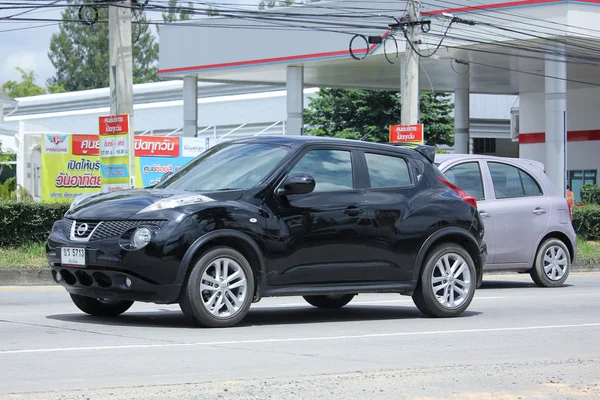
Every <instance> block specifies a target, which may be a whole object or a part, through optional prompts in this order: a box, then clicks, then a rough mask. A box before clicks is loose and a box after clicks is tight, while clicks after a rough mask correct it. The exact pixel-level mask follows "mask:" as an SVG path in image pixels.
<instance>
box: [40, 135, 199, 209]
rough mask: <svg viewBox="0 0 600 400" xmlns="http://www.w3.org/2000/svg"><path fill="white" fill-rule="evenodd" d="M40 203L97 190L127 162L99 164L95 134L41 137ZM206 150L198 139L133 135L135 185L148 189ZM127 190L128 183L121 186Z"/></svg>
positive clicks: (69, 198)
mask: <svg viewBox="0 0 600 400" xmlns="http://www.w3.org/2000/svg"><path fill="white" fill-rule="evenodd" d="M42 136H43V143H44V148H43V152H42V200H43V201H71V200H73V198H75V197H76V196H78V195H80V194H83V193H89V192H100V191H101V184H102V182H101V180H102V176H105V177H107V178H109V179H111V178H112V179H115V178H121V177H122V176H123V175H124V173H125V170H127V169H128V168H127V167H128V163H127V161H125V162H122V163H114V162H113V163H111V164H104V165H103V164H102V163H101V157H100V152H101V148H100V142H101V140H100V137H99V135H71V134H69V135H67V134H65V135H42ZM207 148H208V140H207V139H200V138H181V137H159V136H147V137H146V136H137V137H136V138H135V166H136V168H135V177H136V179H135V182H136V184H137V187H147V186H152V185H154V184H156V183H158V181H159V180H160V178H161V177H162V176H163V175H164V174H165V173H166V172H176V171H178V170H179V169H180V168H181V167H183V166H184V165H185V164H187V163H188V162H189V161H190V160H192V159H193V158H194V157H196V156H197V155H199V154H200V153H202V152H203V151H204V150H206V149H207ZM125 185H126V186H127V187H129V182H128V181H127V182H126V183H125Z"/></svg>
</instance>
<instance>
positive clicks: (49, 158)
mask: <svg viewBox="0 0 600 400" xmlns="http://www.w3.org/2000/svg"><path fill="white" fill-rule="evenodd" d="M97 140H98V136H97V135H42V142H43V143H44V147H43V149H42V201H58V202H61V201H65V202H70V201H71V200H73V199H74V198H75V197H77V196H79V195H80V194H84V193H90V192H92V193H93V192H99V191H100V158H99V157H98V154H97V152H93V151H92V152H90V149H89V147H88V146H90V145H91V144H92V143H93V142H94V141H97Z"/></svg>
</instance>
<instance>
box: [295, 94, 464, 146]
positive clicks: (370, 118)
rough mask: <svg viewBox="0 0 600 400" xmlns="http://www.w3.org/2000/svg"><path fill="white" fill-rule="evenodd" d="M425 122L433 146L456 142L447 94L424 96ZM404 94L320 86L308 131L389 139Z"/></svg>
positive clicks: (307, 112)
mask: <svg viewBox="0 0 600 400" xmlns="http://www.w3.org/2000/svg"><path fill="white" fill-rule="evenodd" d="M420 106H421V122H422V123H423V125H424V128H425V132H424V133H425V141H426V143H427V144H429V145H440V144H447V145H451V144H453V142H454V139H453V130H454V120H453V118H452V116H451V112H452V107H453V106H452V104H451V102H450V99H449V97H448V96H447V95H445V94H437V93H436V94H432V93H424V94H422V95H421V102H420ZM401 111H402V107H401V101H400V94H399V93H397V92H392V91H384V90H359V89H320V90H319V92H318V97H314V98H311V99H310V100H309V106H308V108H307V109H305V110H304V121H305V123H306V124H307V125H308V129H307V134H309V135H315V136H333V137H341V138H346V139H361V138H363V140H368V141H372V142H388V141H389V127H390V125H396V124H399V123H400V115H401Z"/></svg>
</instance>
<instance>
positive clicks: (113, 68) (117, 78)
mask: <svg viewBox="0 0 600 400" xmlns="http://www.w3.org/2000/svg"><path fill="white" fill-rule="evenodd" d="M114 3H116V4H113V3H112V2H111V3H109V5H108V46H109V53H108V60H109V66H110V114H111V115H119V114H128V115H129V131H128V134H129V137H128V139H129V146H128V147H129V176H130V182H131V183H132V186H133V184H134V180H135V154H134V148H135V134H134V132H135V130H134V128H133V47H132V43H131V0H122V1H117V2H114Z"/></svg>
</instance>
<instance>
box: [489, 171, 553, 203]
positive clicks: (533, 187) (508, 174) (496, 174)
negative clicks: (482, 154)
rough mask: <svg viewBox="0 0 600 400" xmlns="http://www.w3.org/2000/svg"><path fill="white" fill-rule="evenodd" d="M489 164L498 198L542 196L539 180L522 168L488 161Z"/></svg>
mask: <svg viewBox="0 0 600 400" xmlns="http://www.w3.org/2000/svg"><path fill="white" fill-rule="evenodd" d="M488 166H489V168H490V174H491V176H492V182H493V184H494V193H495V194H496V198H497V199H509V198H513V197H525V196H540V195H541V194H542V190H541V189H540V187H539V185H538V184H537V182H536V181H535V180H534V179H533V178H532V177H531V176H530V175H529V174H528V173H527V172H525V171H523V170H522V169H520V168H517V167H514V166H512V165H507V164H502V163H496V162H488Z"/></svg>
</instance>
